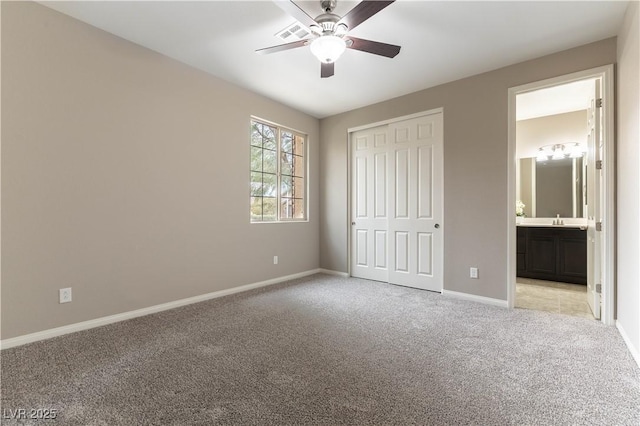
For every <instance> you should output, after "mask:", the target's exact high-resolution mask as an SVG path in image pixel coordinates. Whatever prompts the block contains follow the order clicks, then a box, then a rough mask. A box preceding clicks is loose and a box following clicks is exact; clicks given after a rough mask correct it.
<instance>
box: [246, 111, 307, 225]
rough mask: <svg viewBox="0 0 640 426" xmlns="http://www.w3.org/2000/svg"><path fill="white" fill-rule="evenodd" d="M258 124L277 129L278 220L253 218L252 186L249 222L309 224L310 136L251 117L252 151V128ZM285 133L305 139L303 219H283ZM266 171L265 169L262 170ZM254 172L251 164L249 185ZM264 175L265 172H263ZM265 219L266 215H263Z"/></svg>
mask: <svg viewBox="0 0 640 426" xmlns="http://www.w3.org/2000/svg"><path fill="white" fill-rule="evenodd" d="M254 122H257V123H260V124H263V125H268V126H271V127H275V128H276V131H277V132H276V133H277V134H276V147H277V149H276V159H277V161H276V219H275V220H254V219H253V218H252V217H251V198H253V195H252V194H251V186H249V222H250V223H251V224H265V223H300V222H308V221H309V198H308V194H309V147H308V145H309V135H308V134H307V133H305V132H302V131H300V130H296V129H292V128H291V127H287V126H283V125H281V124H278V123H275V122H273V121H269V120H265V119H263V118H260V117H256V116H251V120H250V123H249V149H250V150H251V146H252V145H251V136H252V127H253V123H254ZM283 132H288V133H292V134H293V135H294V136H299V137H302V138H304V142H303V146H304V147H303V161H304V166H303V169H304V176H303V179H304V186H303V188H304V195H303V197H302V200H303V206H304V207H303V209H304V215H303V217H302V218H282V217H281V202H282V198H283V197H282V171H281V168H282V161H281V153H282V151H281V150H282V143H281V137H282V136H281V135H282V133H283ZM249 160H251V155H249ZM262 170H264V168H263V169H262ZM253 172H254V170H252V169H251V163H250V164H249V183H251V181H252V180H251V173H253ZM262 173H264V171H263V172H262ZM284 198H286V197H284ZM263 217H264V215H263Z"/></svg>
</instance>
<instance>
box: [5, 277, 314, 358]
mask: <svg viewBox="0 0 640 426" xmlns="http://www.w3.org/2000/svg"><path fill="white" fill-rule="evenodd" d="M320 272H322V270H321V269H311V270H309V271H304V272H299V273H297V274H291V275H286V276H283V277H278V278H272V279H270V280H266V281H260V282H256V283H252V284H246V285H242V286H240V287H233V288H229V289H226V290H219V291H214V292H212V293H206V294H201V295H200V296H193V297H188V298H186V299H180V300H174V301H173V302H167V303H162V304H160V305H154V306H149V307H147V308H142V309H136V310H135V311H129V312H123V313H121V314H116V315H109V316H106V317H102V318H96V319H92V320H89V321H82V322H78V323H75V324H69V325H65V326H62V327H57V328H51V329H49V330H44V331H38V332H36V333H31V334H25V335H23V336H18V337H12V338H10V339H4V340H1V341H0V348H1V349H8V348H13V347H15V346H21V345H25V344H27V343H33V342H37V341H39V340H46V339H50V338H52V337H57V336H63V335H65V334H69V333H75V332H76V331H82V330H88V329H90V328H95V327H101V326H103V325H108V324H113V323H116V322H120V321H125V320H128V319H132V318H137V317H141V316H145V315H150V314H155V313H157V312H162V311H166V310H169V309H174V308H179V307H181V306H185V305H191V304H193V303H198V302H204V301H205V300H210V299H216V298H218V297H223V296H229V295H231V294H236V293H242V292H244V291H248V290H253V289H256V288H260V287H266V286H269V285H272V284H278V283H281V282H285V281H289V280H293V279H296V278H302V277H306V276H309V275H313V274H317V273H320Z"/></svg>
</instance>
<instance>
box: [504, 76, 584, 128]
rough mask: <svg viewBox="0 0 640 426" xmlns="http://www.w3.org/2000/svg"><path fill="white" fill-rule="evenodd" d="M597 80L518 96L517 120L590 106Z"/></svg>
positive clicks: (582, 81)
mask: <svg viewBox="0 0 640 426" xmlns="http://www.w3.org/2000/svg"><path fill="white" fill-rule="evenodd" d="M594 82H595V80H594V79H590V80H580V81H575V82H573V83H567V84H563V85H561V86H554V87H549V88H546V89H540V90H534V91H532V92H527V93H522V94H519V95H517V96H516V120H528V119H530V118H537V117H544V116H547V115H555V114H563V113H566V112H572V111H581V110H585V109H587V108H589V103H590V99H591V96H593V94H594V90H595V83H594Z"/></svg>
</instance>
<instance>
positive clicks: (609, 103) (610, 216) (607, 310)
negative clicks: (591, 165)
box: [507, 64, 615, 325]
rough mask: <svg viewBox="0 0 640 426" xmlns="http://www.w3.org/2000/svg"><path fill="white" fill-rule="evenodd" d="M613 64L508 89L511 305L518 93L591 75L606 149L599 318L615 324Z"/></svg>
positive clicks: (512, 295)
mask: <svg viewBox="0 0 640 426" xmlns="http://www.w3.org/2000/svg"><path fill="white" fill-rule="evenodd" d="M614 76H615V74H614V66H613V64H610V65H604V66H601V67H597V68H591V69H587V70H583V71H578V72H575V73H571V74H565V75H561V76H558V77H553V78H549V79H546V80H540V81H536V82H532V83H528V84H523V85H521V86H515V87H510V88H509V90H508V150H507V159H508V166H507V185H508V194H507V301H508V306H509V308H510V309H512V308H514V306H515V293H516V258H517V256H516V234H517V233H516V216H515V214H514V208H515V207H514V206H515V205H516V185H515V182H516V181H515V180H516V175H515V172H516V95H518V94H521V93H526V92H530V91H533V90H538V89H544V88H548V87H553V86H559V85H563V84H566V83H572V82H575V81H579V80H586V79H590V78H601V79H602V101H603V108H602V109H603V111H602V114H603V116H602V117H603V126H604V129H603V134H604V138H605V140H604V153H603V163H604V167H603V170H602V172H603V173H602V185H603V192H604V197H603V198H604V199H603V200H601V202H602V203H603V216H602V222H603V225H602V242H603V244H602V250H601V252H600V253H599V256H600V258H601V263H602V293H601V298H602V309H601V315H600V321H602V322H603V323H604V324H606V325H613V324H614V295H615V251H614V248H615V197H614V196H615V139H614V135H615V133H614V109H615V91H614Z"/></svg>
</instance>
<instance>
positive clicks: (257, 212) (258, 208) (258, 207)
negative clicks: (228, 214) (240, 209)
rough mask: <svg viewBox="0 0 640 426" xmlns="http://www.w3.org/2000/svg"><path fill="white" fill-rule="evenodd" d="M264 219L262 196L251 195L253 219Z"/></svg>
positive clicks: (256, 220) (257, 220) (253, 220)
mask: <svg viewBox="0 0 640 426" xmlns="http://www.w3.org/2000/svg"><path fill="white" fill-rule="evenodd" d="M261 220H262V197H251V221H252V222H259V221H261Z"/></svg>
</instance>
